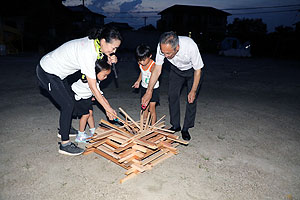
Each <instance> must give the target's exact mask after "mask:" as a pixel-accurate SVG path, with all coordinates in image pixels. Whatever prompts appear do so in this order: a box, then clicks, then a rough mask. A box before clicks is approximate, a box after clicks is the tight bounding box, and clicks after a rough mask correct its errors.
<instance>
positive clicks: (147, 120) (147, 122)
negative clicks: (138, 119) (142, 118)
mask: <svg viewBox="0 0 300 200" xmlns="http://www.w3.org/2000/svg"><path fill="white" fill-rule="evenodd" d="M149 119H150V112H148V115H147V119H146V124H145V130H147V129H148V126H149Z"/></svg>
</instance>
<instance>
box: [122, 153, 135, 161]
mask: <svg viewBox="0 0 300 200" xmlns="http://www.w3.org/2000/svg"><path fill="white" fill-rule="evenodd" d="M133 156H134V153H131V154H128V155H126V156H124V157H122V158H120V159H119V160H118V162H119V163H122V162H124V161H125V160H128V159H130V158H132V157H133Z"/></svg>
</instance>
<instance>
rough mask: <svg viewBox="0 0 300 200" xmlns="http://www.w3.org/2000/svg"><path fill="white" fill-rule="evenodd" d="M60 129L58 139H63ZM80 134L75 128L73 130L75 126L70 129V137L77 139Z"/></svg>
mask: <svg viewBox="0 0 300 200" xmlns="http://www.w3.org/2000/svg"><path fill="white" fill-rule="evenodd" d="M57 129H58V133H57V137H59V138H61V135H60V133H59V128H57ZM77 134H78V130H76V129H75V128H73V126H72V127H71V128H70V132H69V137H76V136H77Z"/></svg>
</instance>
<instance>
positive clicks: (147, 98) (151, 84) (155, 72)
mask: <svg viewBox="0 0 300 200" xmlns="http://www.w3.org/2000/svg"><path fill="white" fill-rule="evenodd" d="M152 70H153V71H152V73H151V77H150V80H149V84H148V88H147V91H146V93H145V94H144V96H143V97H142V102H141V103H142V105H143V106H147V105H148V103H149V102H150V100H151V97H152V93H153V88H154V85H155V83H156V81H157V80H158V78H159V76H160V74H161V70H162V65H156V64H155V65H154V66H153V68H152Z"/></svg>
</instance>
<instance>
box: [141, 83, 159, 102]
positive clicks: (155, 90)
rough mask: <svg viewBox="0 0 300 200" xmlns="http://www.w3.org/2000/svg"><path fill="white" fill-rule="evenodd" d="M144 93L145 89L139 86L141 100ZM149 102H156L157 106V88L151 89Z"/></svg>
mask: <svg viewBox="0 0 300 200" xmlns="http://www.w3.org/2000/svg"><path fill="white" fill-rule="evenodd" d="M146 91H147V88H144V87H143V86H141V98H142V97H143V96H144V94H145V93H146ZM150 102H156V103H157V104H159V88H155V89H153V93H152V98H151V99H150Z"/></svg>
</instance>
